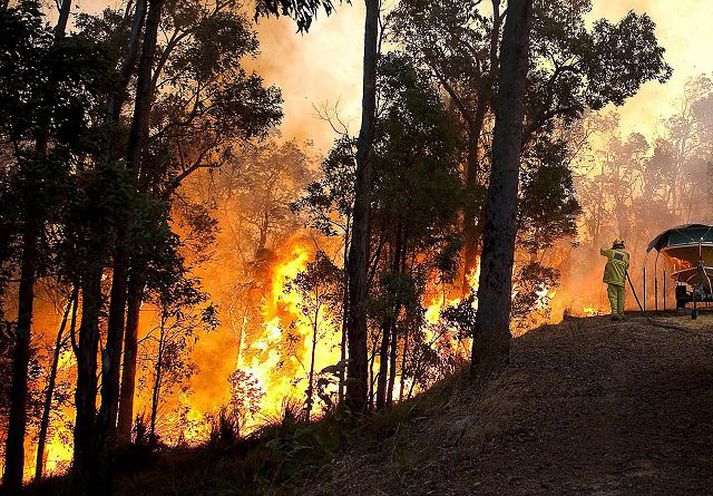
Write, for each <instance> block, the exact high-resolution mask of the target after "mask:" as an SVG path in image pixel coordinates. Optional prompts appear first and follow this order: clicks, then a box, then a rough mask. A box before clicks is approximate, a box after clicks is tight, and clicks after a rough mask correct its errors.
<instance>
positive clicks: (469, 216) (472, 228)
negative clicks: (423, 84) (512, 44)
mask: <svg viewBox="0 0 713 496" xmlns="http://www.w3.org/2000/svg"><path fill="white" fill-rule="evenodd" d="M500 3H501V0H491V5H492V9H493V28H492V31H491V33H490V48H489V58H490V71H489V73H488V74H487V75H485V76H484V77H483V78H482V80H481V84H480V87H479V89H478V107H477V108H476V111H475V115H474V117H473V120H472V121H471V126H470V128H471V130H470V140H469V143H468V159H467V164H466V167H467V169H466V180H465V183H466V187H467V188H468V190H470V191H475V190H476V189H477V187H478V185H479V182H478V180H479V175H480V156H479V155H480V148H479V146H480V137H481V135H482V133H483V126H484V124H485V117H486V115H487V112H488V110H489V109H490V108H491V106H492V104H491V99H492V95H493V83H494V81H495V80H496V78H497V74H498V70H499V63H498V43H499V40H500V28H501V25H502V17H503V16H502V14H501V13H500ZM481 215H482V212H481V211H480V210H479V209H478V208H477V205H475V204H473V203H472V202H470V203H468V204H467V205H466V207H465V209H464V219H463V258H464V263H463V267H464V269H463V284H462V294H463V295H464V296H465V295H467V294H469V293H470V286H469V284H468V276H469V275H470V274H471V272H473V270H474V269H475V267H476V265H477V261H478V256H479V255H480V250H479V249H480V247H479V244H478V240H479V238H480V235H481V232H480V230H479V229H478V228H479V227H480V224H479V223H478V222H477V219H478V218H479V217H480V216H481Z"/></svg>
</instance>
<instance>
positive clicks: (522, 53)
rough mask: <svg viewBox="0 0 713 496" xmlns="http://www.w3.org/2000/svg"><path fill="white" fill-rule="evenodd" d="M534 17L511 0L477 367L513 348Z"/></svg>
mask: <svg viewBox="0 0 713 496" xmlns="http://www.w3.org/2000/svg"><path fill="white" fill-rule="evenodd" d="M531 17H532V4H531V0H510V2H509V4H508V15H507V19H506V21H505V30H504V33H503V44H502V49H501V53H500V59H501V72H500V77H499V80H500V84H499V91H498V97H497V102H496V107H495V132H494V136H493V165H492V170H491V173H490V185H489V187H488V203H487V207H486V213H485V232H484V240H483V255H482V262H481V272H480V284H479V286H478V314H477V319H476V329H475V333H474V339H473V360H472V368H473V370H474V371H476V372H487V371H488V370H491V369H492V368H494V367H497V366H498V365H499V364H500V363H502V362H503V361H506V360H507V359H508V357H509V353H510V338H511V336H510V307H511V293H512V271H513V263H514V258H515V237H516V234H517V203H518V202H517V195H518V186H519V184H518V181H519V168H520V151H521V148H522V146H521V145H522V136H523V117H524V107H525V91H526V86H527V66H528V55H529V33H530V21H531Z"/></svg>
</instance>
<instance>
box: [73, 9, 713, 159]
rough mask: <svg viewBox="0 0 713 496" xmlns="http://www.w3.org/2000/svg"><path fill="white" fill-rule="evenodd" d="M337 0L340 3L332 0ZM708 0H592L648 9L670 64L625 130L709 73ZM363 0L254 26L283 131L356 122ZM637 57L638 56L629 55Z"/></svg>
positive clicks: (602, 13) (634, 105) (640, 125)
mask: <svg viewBox="0 0 713 496" xmlns="http://www.w3.org/2000/svg"><path fill="white" fill-rule="evenodd" d="M78 3H79V6H80V8H82V9H85V10H97V9H98V8H99V7H100V6H101V5H106V4H107V3H109V4H112V5H117V4H119V3H120V2H119V0H78ZM335 3H337V2H335ZM711 5H712V2H711V0H594V11H593V12H592V18H600V17H606V18H608V19H610V20H612V21H616V20H618V19H620V18H621V17H622V16H624V15H626V13H627V12H628V11H629V10H634V11H636V12H639V13H641V12H647V13H648V14H649V15H650V16H651V17H652V18H653V20H654V21H655V22H656V24H657V35H658V37H659V41H660V43H661V44H662V45H663V46H664V47H665V48H666V60H667V61H668V63H669V64H670V65H671V66H672V67H673V69H674V74H673V77H672V79H671V80H670V81H669V82H668V83H667V84H665V85H660V84H658V83H649V84H647V85H645V86H644V87H643V88H642V90H641V91H640V93H639V94H638V95H636V96H635V97H634V98H632V99H630V100H629V101H628V102H627V103H626V105H625V106H624V107H623V108H622V109H621V116H622V126H623V128H624V130H625V131H626V132H631V131H639V132H642V133H644V134H645V135H647V136H649V137H653V136H655V134H656V125H657V123H658V120H659V117H661V116H667V115H670V114H671V113H672V112H673V109H674V106H675V105H676V100H677V99H678V98H679V96H680V95H681V92H682V90H683V86H684V84H685V82H686V80H687V79H688V78H690V77H692V76H696V75H698V74H701V73H711V72H713V57H710V56H708V53H709V51H708V50H709V47H712V48H713V28H711V26H713V10H712V9H711ZM363 15H364V9H363V2H361V1H360V0H354V1H353V2H352V5H351V6H350V5H341V6H338V7H337V12H336V13H335V14H333V15H332V16H331V17H329V18H326V17H324V16H322V17H321V18H319V19H318V20H317V22H315V24H314V25H313V27H312V29H311V30H310V32H309V33H308V34H306V35H298V34H296V33H295V27H294V24H293V23H292V21H290V20H288V19H281V20H274V19H270V20H262V21H260V24H259V25H258V30H259V32H260V39H261V43H262V48H261V50H262V54H261V56H260V58H259V60H258V62H257V66H256V69H257V70H258V71H259V72H260V73H261V74H263V75H264V76H265V78H266V79H267V81H268V82H270V83H273V84H276V85H278V86H279V87H280V88H282V91H283V95H284V98H285V106H284V110H285V120H284V122H283V127H282V132H283V135H284V136H285V137H293V136H296V137H298V138H300V139H312V140H314V141H315V144H316V145H317V147H318V148H320V149H322V150H326V149H327V148H329V146H330V144H331V141H332V139H333V137H334V134H333V132H332V131H331V129H330V128H329V126H328V125H327V124H326V123H324V122H320V121H319V120H318V118H317V116H316V112H315V110H314V106H317V107H321V106H323V105H324V104H325V103H326V104H328V105H329V106H331V107H334V105H335V104H338V105H339V108H340V109H341V111H340V114H341V116H342V117H343V119H344V120H346V121H347V122H349V123H350V124H351V128H352V130H356V129H357V128H358V125H359V104H360V91H361V58H362V31H363ZM632 63H635V61H632Z"/></svg>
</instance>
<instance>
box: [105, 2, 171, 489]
mask: <svg viewBox="0 0 713 496" xmlns="http://www.w3.org/2000/svg"><path fill="white" fill-rule="evenodd" d="M148 3H149V9H148V13H147V15H146V28H145V32H144V40H143V46H142V53H141V60H140V61H139V66H138V71H137V74H138V75H137V82H136V100H135V106H134V115H133V119H132V123H131V129H130V133H129V141H128V145H127V151H126V167H127V177H128V179H129V181H130V183H131V185H132V194H135V193H136V186H137V184H136V183H137V178H138V176H139V174H140V167H141V157H142V154H143V151H144V148H145V145H146V140H147V137H148V127H149V114H150V111H151V104H152V100H153V93H154V91H153V89H154V88H153V84H152V70H153V65H154V59H155V55H156V45H157V36H158V30H159V24H160V21H161V10H162V8H163V3H164V0H149V1H148ZM130 203H131V202H130ZM132 219H133V209H132V208H131V205H129V212H128V213H127V215H126V217H125V219H124V221H123V222H121V223H120V225H119V226H117V239H116V244H115V250H114V265H113V274H112V284H111V302H110V306H109V319H108V324H107V340H106V355H105V360H106V362H105V363H103V364H102V391H101V396H102V398H101V399H102V401H101V407H100V410H99V421H98V429H97V443H98V453H99V454H100V458H101V459H102V460H100V464H101V465H102V466H104V467H105V468H108V463H107V461H106V460H104V459H105V458H106V457H107V456H108V455H109V452H110V451H111V450H112V449H113V447H114V444H115V442H116V423H117V415H118V407H119V379H120V367H121V351H122V345H123V340H124V326H125V317H126V315H125V314H126V300H127V284H128V276H129V264H130V260H131V250H130V246H129V244H130V239H129V238H130V236H129V234H130V230H131V224H132ZM102 479H104V477H102Z"/></svg>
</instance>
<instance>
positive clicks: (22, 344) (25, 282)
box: [3, 223, 39, 493]
mask: <svg viewBox="0 0 713 496" xmlns="http://www.w3.org/2000/svg"><path fill="white" fill-rule="evenodd" d="M38 230H39V228H38V226H37V225H36V224H35V223H32V224H28V225H27V226H26V227H25V232H24V234H23V240H22V266H21V273H20V289H19V300H18V314H17V324H16V331H15V349H14V351H13V362H12V384H11V386H10V387H11V389H10V391H11V393H10V394H11V396H10V412H9V418H8V428H7V440H6V443H5V472H4V474H3V486H4V488H5V490H6V491H8V492H9V493H19V492H20V490H21V489H22V477H23V473H24V467H25V446H24V444H25V429H26V427H27V426H26V423H27V374H28V370H27V369H28V367H29V364H30V337H31V327H32V308H33V305H34V300H35V294H34V283H35V271H36V268H37V238H38Z"/></svg>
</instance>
